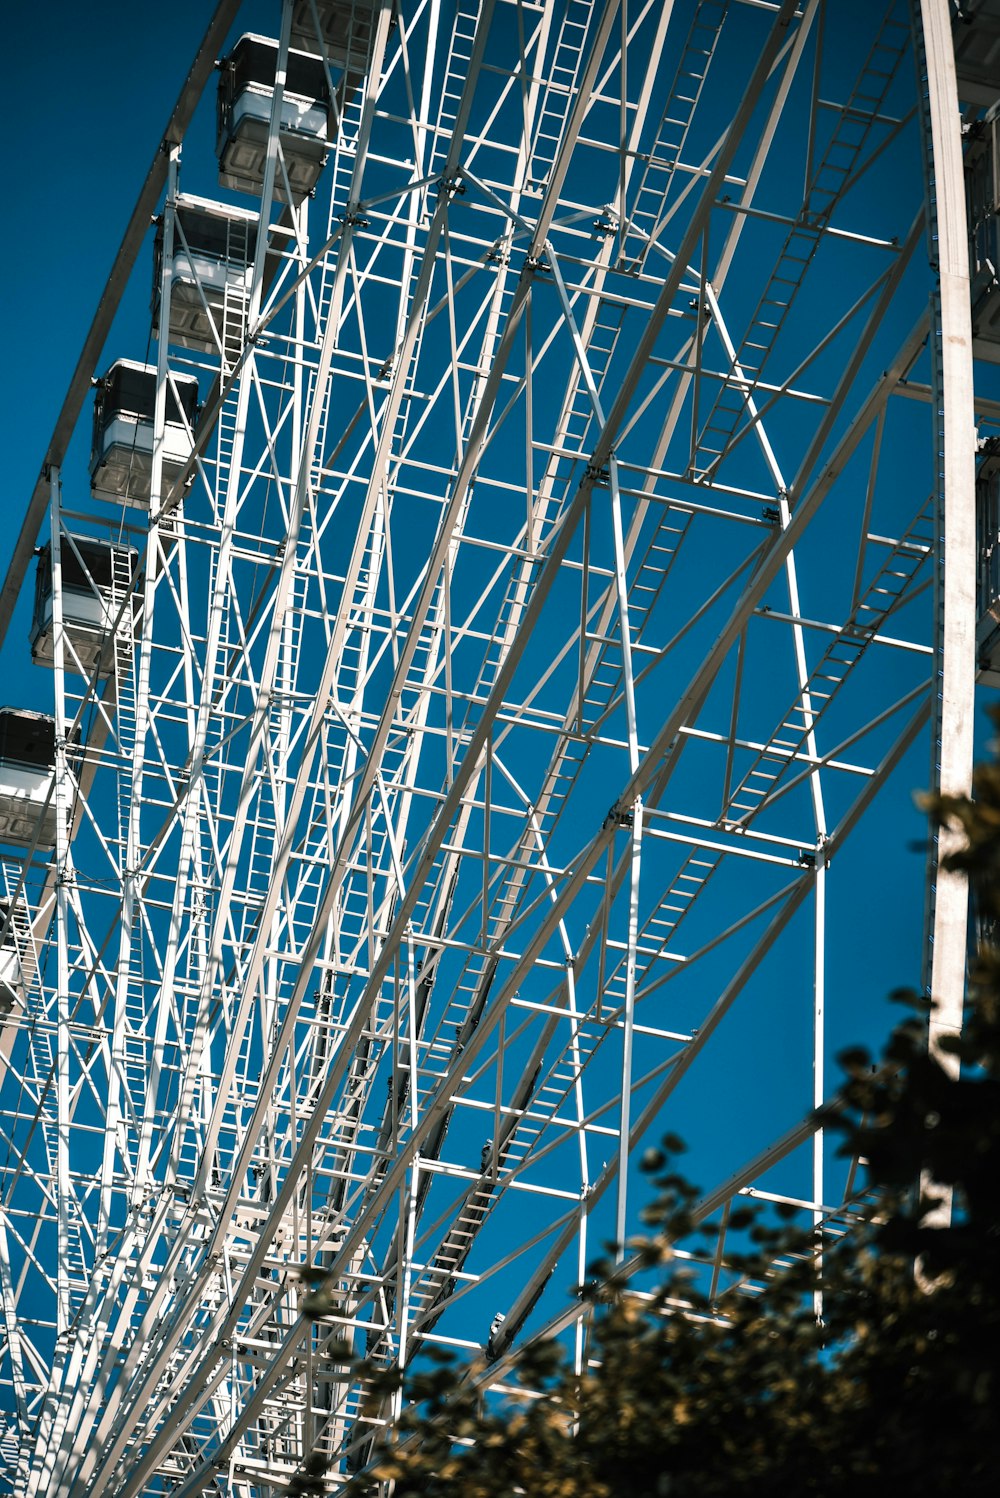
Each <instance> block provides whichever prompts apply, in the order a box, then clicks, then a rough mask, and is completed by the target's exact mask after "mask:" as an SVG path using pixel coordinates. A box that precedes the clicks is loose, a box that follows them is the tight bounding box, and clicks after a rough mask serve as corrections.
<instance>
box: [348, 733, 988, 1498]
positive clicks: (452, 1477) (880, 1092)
mask: <svg viewBox="0 0 1000 1498" xmlns="http://www.w3.org/2000/svg"><path fill="white" fill-rule="evenodd" d="M932 813H933V814H935V815H937V816H938V817H939V818H940V819H947V820H949V821H951V822H953V823H955V824H957V825H959V826H960V827H961V828H962V829H963V830H964V833H965V839H966V846H965V847H964V849H963V850H962V851H961V852H959V853H957V854H955V855H953V857H952V862H953V864H955V865H956V866H960V867H962V868H964V869H966V870H967V871H968V873H969V875H970V878H971V881H972V884H973V888H974V892H975V896H976V900H977V903H978V908H979V910H980V911H981V912H982V914H983V915H984V917H985V919H986V925H987V927H989V926H990V924H991V923H995V927H994V929H998V930H1000V766H998V765H997V764H995V763H994V764H989V765H986V766H984V767H982V768H980V769H979V770H978V771H977V775H976V785H975V795H974V798H973V799H972V800H968V801H966V800H961V799H958V800H948V801H946V802H940V803H938V804H937V805H936V806H935V807H933V808H932ZM900 997H902V998H903V999H904V1000H905V1001H906V1002H907V1003H908V1004H909V1006H910V1013H909V1015H908V1017H907V1018H906V1019H905V1020H904V1021H903V1023H902V1024H901V1025H900V1026H899V1027H898V1028H897V1029H896V1030H895V1032H894V1033H893V1035H892V1037H891V1040H890V1042H889V1044H888V1047H887V1049H886V1052H885V1055H884V1057H883V1062H882V1064H881V1065H880V1066H878V1067H875V1066H873V1064H872V1060H871V1058H870V1057H869V1056H868V1055H867V1053H865V1052H863V1051H860V1050H855V1051H852V1052H850V1053H848V1054H847V1055H846V1056H845V1057H844V1058H842V1059H843V1061H844V1063H845V1068H846V1079H845V1081H844V1083H843V1086H842V1089H841V1094H840V1097H841V1103H842V1112H841V1114H840V1117H839V1121H838V1123H837V1125H836V1126H837V1127H839V1129H840V1130H841V1132H842V1135H843V1142H842V1148H843V1151H844V1152H845V1153H849V1154H852V1155H853V1154H860V1155H861V1156H862V1157H863V1158H864V1159H865V1160H867V1162H868V1164H867V1169H868V1176H869V1184H870V1185H871V1187H872V1188H874V1189H873V1193H872V1196H873V1198H874V1202H875V1204H874V1205H873V1206H872V1207H871V1208H870V1209H869V1210H868V1211H867V1212H866V1213H865V1214H864V1215H863V1220H862V1222H861V1224H860V1225H859V1227H858V1228H857V1229H856V1230H855V1231H853V1232H851V1233H849V1234H847V1235H845V1236H844V1237H843V1238H842V1239H841V1240H840V1242H839V1245H837V1246H836V1247H833V1248H828V1249H827V1250H826V1252H825V1254H824V1259H823V1269H822V1273H823V1285H824V1300H823V1304H824V1317H823V1323H822V1324H821V1325H820V1324H818V1323H817V1320H816V1317H815V1314H814V1309H813V1301H812V1291H813V1289H814V1288H815V1276H816V1265H815V1258H814V1255H813V1254H812V1252H811V1243H810V1241H809V1239H808V1238H807V1237H804V1236H802V1235H801V1234H796V1233H792V1232H791V1230H790V1229H788V1228H787V1227H785V1228H783V1227H774V1226H771V1227H768V1226H766V1225H765V1224H764V1223H763V1221H762V1220H760V1219H759V1218H757V1219H755V1220H754V1219H753V1218H752V1214H751V1213H749V1212H748V1216H747V1218H746V1220H740V1219H739V1218H737V1219H736V1220H735V1221H734V1220H733V1218H731V1219H730V1224H729V1226H730V1229H731V1230H732V1229H734V1228H736V1229H739V1230H741V1233H742V1238H741V1241H742V1242H744V1243H745V1244H746V1252H745V1254H744V1255H743V1257H742V1261H741V1263H740V1264H739V1266H738V1267H741V1268H742V1269H743V1270H744V1271H745V1274H746V1275H747V1276H748V1277H749V1278H751V1279H758V1278H765V1277H766V1278H767V1280H768V1289H767V1292H766V1294H763V1295H756V1296H754V1295H747V1294H736V1295H730V1296H728V1297H727V1299H726V1301H725V1303H724V1308H723V1307H717V1306H713V1305H711V1304H710V1303H709V1301H708V1298H707V1293H706V1290H705V1288H704V1286H703V1284H702V1283H701V1282H700V1281H699V1279H698V1278H697V1277H695V1276H692V1274H691V1272H690V1268H689V1267H688V1266H686V1265H685V1263H684V1262H682V1261H680V1260H679V1259H678V1258H676V1257H675V1256H674V1254H673V1250H672V1245H673V1244H674V1243H675V1242H676V1241H677V1240H678V1239H679V1238H686V1237H689V1235H690V1233H691V1231H692V1228H693V1224H692V1222H691V1219H690V1214H691V1207H692V1204H693V1202H694V1200H695V1197H696V1193H695V1192H694V1190H693V1189H692V1188H691V1187H690V1186H689V1185H688V1184H687V1183H686V1182H685V1180H684V1178H683V1176H682V1175H681V1174H680V1173H679V1172H678V1170H677V1168H676V1165H675V1162H674V1160H673V1158H672V1157H671V1155H669V1154H668V1153H666V1152H658V1153H656V1154H655V1155H654V1156H653V1158H652V1159H651V1160H650V1161H649V1162H648V1163H649V1167H650V1173H651V1176H652V1181H653V1186H654V1190H655V1195H654V1199H653V1201H652V1203H651V1206H650V1209H649V1211H648V1213H647V1218H648V1221H649V1224H650V1229H651V1231H650V1233H649V1235H648V1237H646V1238H645V1239H644V1240H642V1242H641V1243H639V1244H637V1245H633V1250H634V1251H635V1252H638V1253H639V1254H640V1256H641V1259H642V1263H643V1265H644V1267H645V1268H646V1270H647V1271H649V1270H652V1271H653V1278H654V1284H655V1289H654V1290H653V1291H652V1293H650V1292H648V1291H646V1292H645V1293H644V1294H641V1295H640V1294H639V1293H638V1292H637V1291H636V1290H635V1289H634V1288H632V1287H631V1285H630V1283H629V1282H628V1281H627V1280H625V1279H624V1278H620V1277H617V1276H616V1273H615V1271H613V1270H612V1269H611V1266H610V1265H607V1264H605V1265H598V1266H595V1272H594V1278H593V1279H592V1281H591V1282H590V1283H589V1284H588V1285H587V1286H585V1287H583V1288H582V1290H581V1294H582V1295H583V1296H584V1297H585V1298H586V1299H587V1300H588V1301H589V1302H590V1305H589V1310H590V1312H591V1340H590V1357H589V1359H588V1366H587V1368H586V1369H585V1371H584V1373H583V1374H582V1375H581V1376H577V1375H576V1374H575V1373H574V1371H573V1367H572V1363H571V1360H570V1359H569V1357H568V1355H567V1353H566V1350H565V1349H564V1348H563V1347H562V1346H561V1345H559V1344H557V1343H546V1344H543V1345H535V1346H529V1347H528V1348H526V1349H525V1352H524V1355H523V1357H522V1359H521V1361H520V1363H519V1365H518V1371H517V1375H516V1376H517V1378H518V1379H519V1380H520V1383H521V1385H522V1386H523V1388H524V1389H525V1390H530V1391H533V1397H524V1396H512V1397H509V1398H506V1399H500V1398H498V1397H497V1396H495V1395H489V1396H485V1395H484V1392H483V1389H484V1386H485V1385H486V1384H487V1383H488V1382H489V1377H488V1375H487V1370H486V1365H485V1363H484V1362H483V1361H482V1360H481V1361H480V1362H479V1363H473V1364H471V1365H470V1364H464V1365H463V1364H459V1363H457V1362H454V1361H451V1360H447V1359H441V1360H439V1361H438V1362H436V1363H430V1364H428V1363H427V1362H426V1361H425V1362H424V1364H423V1365H422V1367H421V1369H420V1371H418V1372H417V1373H415V1374H413V1375H411V1376H410V1377H409V1379H408V1381H407V1387H406V1395H407V1398H408V1399H410V1400H412V1401H413V1403H412V1404H411V1406H410V1409H409V1413H408V1414H405V1415H404V1417H403V1421H402V1425H401V1427H399V1428H398V1429H397V1430H396V1431H395V1432H394V1434H393V1436H392V1438H391V1440H388V1441H386V1442H385V1443H384V1444H383V1445H382V1446H381V1448H380V1449H378V1450H377V1451H376V1453H375V1456H374V1459H373V1461H372V1462H371V1463H370V1464H369V1466H368V1468H367V1472H366V1473H364V1474H359V1476H358V1477H357V1478H355V1480H354V1482H353V1483H352V1484H351V1487H350V1491H352V1492H354V1491H356V1492H358V1493H363V1492H373V1491H376V1490H378V1488H379V1485H380V1484H382V1483H384V1482H386V1481H388V1480H392V1481H393V1483H394V1492H395V1495H396V1498H411V1495H413V1498H416V1495H418V1494H419V1495H425V1498H460V1495H461V1498H508V1495H513V1494H520V1493H523V1494H527V1495H530V1498H619V1495H629V1498H663V1495H670V1498H689V1495H690V1498H695V1495H697V1498H713V1495H722V1494H726V1495H737V1498H756V1495H761V1498H763V1495H771V1494H795V1495H801V1494H806V1495H808V1494H819V1495H824V1498H839V1495H840V1494H844V1495H847V1494H850V1495H851V1498H858V1495H859V1494H861V1495H864V1494H868V1493H875V1492H879V1493H882V1492H884V1491H888V1492H894V1491H897V1490H899V1491H903V1492H906V1493H907V1494H909V1495H921V1494H925V1493H926V1494H931V1493H934V1494H939V1493H947V1492H957V1493H962V1494H963V1495H978V1494H985V1493H987V1492H988V1493H990V1494H991V1495H992V1494H993V1493H994V1492H995V1491H996V1490H997V1483H998V1482H1000V1477H998V1473H1000V1387H998V1376H997V1375H998V1368H997V1362H998V1345H1000V1190H998V1188H1000V950H998V948H997V947H996V946H995V945H993V944H991V942H989V941H986V942H984V943H982V944H981V945H980V948H979V951H978V956H977V958H976V960H975V963H974V966H973V971H972V973H971V977H970V998H969V1005H968V1012H967V1016H966V1022H965V1026H964V1029H963V1034H962V1036H961V1038H960V1039H956V1040H955V1041H954V1044H953V1050H954V1051H955V1052H957V1056H958V1058H959V1060H960V1062H961V1071H960V1075H959V1076H958V1077H957V1078H956V1077H954V1076H951V1075H949V1073H948V1071H947V1069H946V1068H945V1067H943V1066H942V1065H941V1064H940V1063H939V1062H938V1061H937V1060H936V1059H934V1058H933V1057H932V1056H930V1055H929V1054H928V1050H927V1042H926V1023H925V1021H926V1014H925V1013H921V1008H920V1004H919V1002H918V1001H917V1000H916V999H915V998H914V996H912V995H901V996H900ZM921 1179H924V1180H925V1181H927V1180H928V1179H930V1180H932V1181H933V1182H934V1183H936V1185H937V1186H938V1187H939V1188H946V1189H947V1190H949V1191H950V1192H951V1193H952V1197H953V1213H952V1218H951V1222H950V1224H949V1225H948V1226H939V1227H931V1226H930V1225H929V1224H928V1222H927V1221H926V1220H925V1219H926V1214H927V1210H928V1207H929V1206H930V1205H931V1202H932V1200H933V1188H931V1192H930V1195H928V1194H927V1193H926V1191H925V1194H924V1195H923V1196H921V1194H920V1191H919V1189H918V1188H917V1186H916V1183H917V1182H919V1181H920V1180H921ZM740 1210H742V1209H740ZM734 1215H735V1214H734ZM701 1231H706V1232H707V1231H708V1230H707V1229H702V1230H701ZM776 1261H778V1263H779V1264H780V1265H784V1267H780V1268H778V1269H777V1270H775V1267H774V1266H775V1262H776ZM730 1262H731V1260H730ZM915 1266H919V1269H918V1272H916V1273H915ZM648 1278H649V1276H648V1272H647V1275H646V1281H648ZM681 1306H683V1307H684V1308H685V1309H684V1310H683V1311H681V1310H679V1307H681ZM368 1373H369V1375H372V1376H374V1377H375V1378H376V1381H378V1380H379V1379H381V1391H382V1393H383V1394H384V1393H385V1392H387V1390H388V1389H389V1387H390V1386H391V1383H392V1380H391V1379H389V1378H388V1377H387V1376H386V1375H384V1374H383V1375H379V1374H378V1371H377V1370H375V1369H369V1370H368ZM887 1485H888V1487H887ZM382 1491H385V1490H384V1489H382Z"/></svg>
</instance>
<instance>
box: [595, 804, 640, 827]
mask: <svg viewBox="0 0 1000 1498" xmlns="http://www.w3.org/2000/svg"><path fill="white" fill-rule="evenodd" d="M634 826H635V816H634V814H633V812H632V810H631V809H630V808H629V807H627V806H619V805H618V804H617V802H616V803H615V805H614V806H612V807H611V809H610V811H609V812H608V814H607V816H606V817H605V818H604V821H603V822H602V823H601V831H602V832H604V831H606V830H607V828H609V827H634Z"/></svg>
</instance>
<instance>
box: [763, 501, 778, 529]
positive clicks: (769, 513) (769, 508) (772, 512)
mask: <svg viewBox="0 0 1000 1498" xmlns="http://www.w3.org/2000/svg"><path fill="white" fill-rule="evenodd" d="M760 518H761V520H763V522H764V524H765V525H779V524H780V522H781V511H780V510H779V509H778V506H777V505H764V507H763V509H762V510H761V512H760Z"/></svg>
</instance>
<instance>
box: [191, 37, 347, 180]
mask: <svg viewBox="0 0 1000 1498" xmlns="http://www.w3.org/2000/svg"><path fill="white" fill-rule="evenodd" d="M277 65H278V44H277V42H275V41H272V40H271V39H270V38H269V37H265V36H255V35H253V34H252V33H249V32H248V33H247V34H246V35H245V36H241V37H240V39H239V41H238V42H237V43H236V45H235V47H234V48H233V50H232V52H230V54H229V56H228V57H226V58H223V60H222V62H221V64H220V69H221V75H220V78H219V98H218V157H219V181H220V182H221V183H222V186H223V187H231V188H233V189H235V191H236V192H249V193H259V192H260V189H261V186H262V184H263V181H264V165H265V161H266V158H267V136H268V128H269V125H270V119H271V100H272V98H273V97H274V79H275V75H276V72H277ZM329 133H330V91H329V88H328V86H327V72H326V68H325V67H324V66H323V61H322V59H321V58H319V57H309V56H307V55H306V54H305V53H303V52H291V51H290V52H289V54H288V70H287V74H286V79H285V88H284V94H283V97H282V103H281V125H280V129H279V134H278V138H279V141H280V144H281V156H282V161H281V162H279V164H278V170H277V172H276V174H275V178H274V196H275V198H277V199H278V200H279V201H280V202H283V203H284V202H287V201H288V198H289V193H290V194H291V198H292V201H293V202H295V203H300V202H301V201H302V199H303V198H305V197H308V195H309V193H311V192H312V190H313V188H314V187H315V186H316V183H317V181H318V179H319V174H320V172H321V171H322V170H323V164H324V162H325V161H326V156H327V139H328V136H329ZM282 163H283V166H282ZM286 177H287V184H286Z"/></svg>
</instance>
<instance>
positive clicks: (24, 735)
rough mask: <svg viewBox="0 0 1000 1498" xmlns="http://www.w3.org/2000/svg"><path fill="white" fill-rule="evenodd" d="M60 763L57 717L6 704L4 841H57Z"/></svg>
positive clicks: (0, 820)
mask: <svg viewBox="0 0 1000 1498" xmlns="http://www.w3.org/2000/svg"><path fill="white" fill-rule="evenodd" d="M55 767H56V725H55V719H54V718H50V717H49V716H48V714H47V713H33V712H29V711H28V710H27V709H26V708H20V707H4V708H0V842H3V843H18V844H21V845H25V844H27V845H29V846H30V845H31V844H32V843H34V842H35V841H36V836H37V846H38V847H39V848H43V849H46V850H49V849H51V848H54V847H55V842H56V808H55V803H54V801H53V799H52V796H51V795H50V790H51V787H52V780H53V776H54V773H55Z"/></svg>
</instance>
